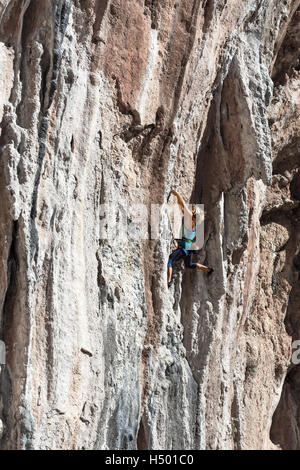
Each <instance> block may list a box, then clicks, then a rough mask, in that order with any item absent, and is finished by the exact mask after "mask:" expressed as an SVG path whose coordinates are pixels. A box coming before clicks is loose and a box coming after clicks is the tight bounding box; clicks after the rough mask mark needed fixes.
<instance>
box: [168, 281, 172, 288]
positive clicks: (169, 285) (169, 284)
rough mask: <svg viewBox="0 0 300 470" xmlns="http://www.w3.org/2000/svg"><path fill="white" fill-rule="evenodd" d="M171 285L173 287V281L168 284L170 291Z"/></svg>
mask: <svg viewBox="0 0 300 470" xmlns="http://www.w3.org/2000/svg"><path fill="white" fill-rule="evenodd" d="M171 285H172V281H170V282H168V289H170V287H171Z"/></svg>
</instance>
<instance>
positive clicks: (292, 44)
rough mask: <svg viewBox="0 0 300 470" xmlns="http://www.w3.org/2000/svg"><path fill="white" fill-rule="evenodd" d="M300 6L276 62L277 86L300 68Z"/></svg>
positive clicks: (290, 24) (274, 74)
mask: <svg viewBox="0 0 300 470" xmlns="http://www.w3.org/2000/svg"><path fill="white" fill-rule="evenodd" d="M299 50H300V7H298V9H297V10H296V12H295V13H294V16H293V17H292V19H291V21H290V23H289V25H288V28H287V32H286V35H285V38H284V40H283V42H282V44H281V47H280V49H279V52H278V54H277V58H276V62H275V64H274V68H273V73H272V79H273V82H274V85H275V86H278V85H283V84H284V83H285V82H286V78H288V77H290V76H291V75H292V74H293V73H294V71H298V70H300V55H299Z"/></svg>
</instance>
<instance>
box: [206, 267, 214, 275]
mask: <svg viewBox="0 0 300 470" xmlns="http://www.w3.org/2000/svg"><path fill="white" fill-rule="evenodd" d="M213 272H214V268H209V271H208V273H207V275H208V276H210V275H211V274H212V273H213Z"/></svg>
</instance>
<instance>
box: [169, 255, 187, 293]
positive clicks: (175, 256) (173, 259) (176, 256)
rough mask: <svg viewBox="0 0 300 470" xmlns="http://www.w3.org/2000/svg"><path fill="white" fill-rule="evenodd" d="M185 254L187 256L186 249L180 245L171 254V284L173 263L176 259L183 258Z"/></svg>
mask: <svg viewBox="0 0 300 470" xmlns="http://www.w3.org/2000/svg"><path fill="white" fill-rule="evenodd" d="M184 256H185V254H184V251H183V250H182V249H181V248H180V247H179V248H177V250H175V251H173V253H171V254H170V256H169V261H168V284H170V282H171V279H172V271H173V267H172V266H173V264H174V263H176V261H179V260H180V259H182V258H183V257H184Z"/></svg>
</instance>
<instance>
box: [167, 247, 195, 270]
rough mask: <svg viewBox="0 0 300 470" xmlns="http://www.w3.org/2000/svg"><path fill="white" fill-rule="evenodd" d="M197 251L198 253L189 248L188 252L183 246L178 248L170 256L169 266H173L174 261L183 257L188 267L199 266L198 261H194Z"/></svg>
mask: <svg viewBox="0 0 300 470" xmlns="http://www.w3.org/2000/svg"><path fill="white" fill-rule="evenodd" d="M195 253H197V252H196V251H195V250H188V254H186V253H185V252H184V251H183V249H182V248H181V247H179V248H177V250H175V251H173V253H171V254H170V256H169V261H168V268H172V266H173V264H174V263H176V262H177V261H179V260H181V259H183V260H184V264H185V266H186V268H190V269H195V268H196V267H197V263H193V255H194V254H195Z"/></svg>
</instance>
